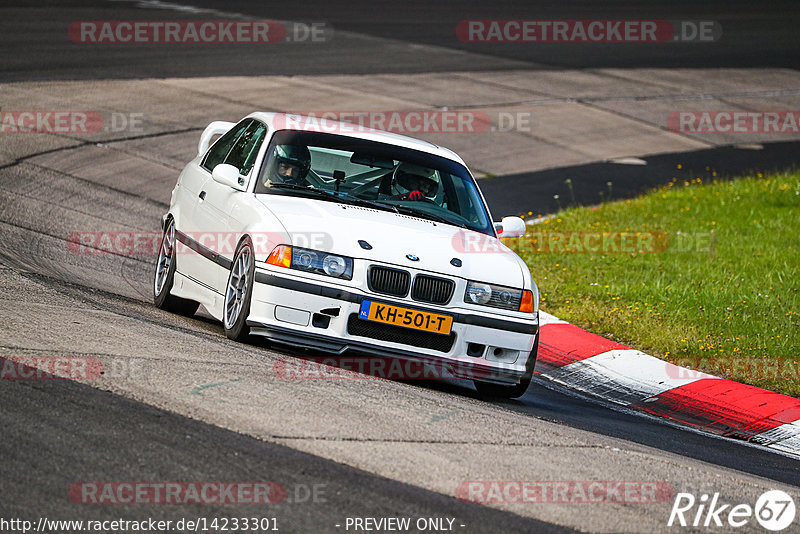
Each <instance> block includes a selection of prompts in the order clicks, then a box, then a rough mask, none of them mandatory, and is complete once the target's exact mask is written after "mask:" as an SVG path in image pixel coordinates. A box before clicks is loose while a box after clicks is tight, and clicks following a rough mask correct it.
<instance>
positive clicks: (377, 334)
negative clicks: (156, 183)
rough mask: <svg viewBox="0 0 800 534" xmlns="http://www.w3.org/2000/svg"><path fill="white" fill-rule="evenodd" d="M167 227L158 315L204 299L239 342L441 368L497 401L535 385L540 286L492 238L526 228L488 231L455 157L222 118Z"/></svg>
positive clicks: (366, 135)
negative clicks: (258, 340)
mask: <svg viewBox="0 0 800 534" xmlns="http://www.w3.org/2000/svg"><path fill="white" fill-rule="evenodd" d="M217 136H218V138H217V139H216V141H215V142H214V143H213V144H212V143H211V141H212V139H214V138H215V137H217ZM209 145H210V146H209ZM162 228H163V231H164V236H163V239H162V243H161V246H160V248H159V255H158V259H157V265H156V272H155V280H154V284H153V290H154V295H155V304H156V305H157V306H158V307H160V308H163V309H166V310H170V311H173V312H178V313H184V314H188V315H191V314H193V313H194V312H195V311H196V310H197V308H198V305H199V304H202V305H203V306H204V307H205V308H206V309H207V310H208V312H209V313H210V314H211V315H212V316H214V317H215V318H217V319H218V320H220V321H222V323H223V325H224V328H225V333H226V335H227V336H228V337H229V338H231V339H234V340H243V339H244V338H246V337H248V336H249V335H258V336H264V337H266V338H267V339H268V340H270V341H271V342H273V343H277V344H288V345H291V346H294V347H302V348H308V349H314V350H318V351H323V352H325V353H335V354H339V355H343V354H346V353H347V354H358V355H360V356H367V357H376V358H391V359H399V360H401V361H414V362H417V363H422V364H425V365H427V364H431V365H439V366H441V365H446V366H447V368H448V369H450V370H451V371H452V374H453V375H454V376H455V377H457V378H468V379H472V380H474V382H475V385H476V388H477V389H478V391H479V392H481V393H482V394H485V395H489V396H497V397H505V398H515V397H519V396H521V395H522V394H523V393H525V390H526V389H527V388H528V385H529V384H530V381H531V375H532V373H533V368H534V363H535V361H536V354H537V347H538V337H539V336H538V329H539V328H538V327H539V314H538V305H539V302H538V301H539V295H538V290H537V287H536V284H535V283H534V282H533V280H532V279H531V275H530V272H529V270H528V268H527V266H526V265H525V263H524V262H523V261H522V259H521V258H519V257H518V256H517V255H516V254H514V253H513V252H512V251H511V250H510V249H509V248H508V247H506V246H505V245H503V244H502V243H501V241H500V239H499V238H498V236H502V237H504V238H506V237H508V238H513V237H519V236H521V235H523V234H524V233H525V228H526V226H525V223H524V221H522V219H520V218H518V217H506V218H504V219H503V220H502V222H495V223H493V222H492V218H491V216H490V213H489V209H488V208H487V206H486V203H485V201H484V199H483V196H482V194H481V192H480V190H479V189H478V186H477V184H476V182H475V179H474V178H473V177H472V175H471V174H470V172H469V170H467V167H466V165H465V164H464V162H463V161H462V160H461V158H459V157H458V156H457V155H456V154H455V153H453V152H451V151H450V150H447V149H445V148H442V147H439V146H437V145H434V144H431V143H428V142H425V141H420V140H417V139H412V138H409V137H405V136H401V135H396V134H392V133H387V132H382V131H377V130H370V129H366V128H362V127H359V126H356V125H351V124H347V123H340V122H328V121H322V120H319V119H313V120H312V119H310V118H308V117H300V116H295V115H285V114H277V113H253V114H251V115H249V116H247V117H245V118H244V119H243V120H241V121H240V122H238V123H235V124H234V123H230V122H213V123H211V124H210V125H209V126H208V127H207V128H206V129H205V131H204V132H203V134H202V136H201V139H200V143H199V146H198V154H197V156H196V157H195V158H194V159H193V160H192V161H191V162H189V164H188V165H186V167H185V168H184V170H183V172H181V174H180V177H179V178H178V182H177V184H176V185H175V188H174V190H173V191H172V199H171V202H170V207H169V212H168V213H167V214H166V215H164V217H163V218H162Z"/></svg>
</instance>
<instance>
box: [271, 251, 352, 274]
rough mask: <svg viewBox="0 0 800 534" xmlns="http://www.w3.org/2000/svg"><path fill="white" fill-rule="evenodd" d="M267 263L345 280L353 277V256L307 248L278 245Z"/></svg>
mask: <svg viewBox="0 0 800 534" xmlns="http://www.w3.org/2000/svg"><path fill="white" fill-rule="evenodd" d="M267 263H269V264H270V265H276V266H278V267H288V268H290V269H297V270H298V271H306V272H309V273H316V274H324V275H326V276H332V277H334V278H343V279H345V280H352V278H353V258H347V257H345V256H337V255H336V254H328V253H327V252H320V251H318V250H309V249H307V248H300V247H291V246H289V245H278V246H277V247H275V249H274V250H273V251H272V252H271V253H270V255H269V257H268V258H267Z"/></svg>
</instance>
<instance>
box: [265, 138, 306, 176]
mask: <svg viewBox="0 0 800 534" xmlns="http://www.w3.org/2000/svg"><path fill="white" fill-rule="evenodd" d="M273 160H274V161H273V172H272V176H273V178H272V179H273V180H275V181H277V182H287V183H296V184H297V183H301V182H303V181H304V180H305V178H306V176H307V175H308V171H309V169H310V168H311V153H310V152H309V151H308V147H306V146H298V145H277V146H276V147H275V154H274V158H273ZM287 168H288V169H292V170H291V171H289V173H288V174H287V173H282V172H281V171H282V170H284V169H287Z"/></svg>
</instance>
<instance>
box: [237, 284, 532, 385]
mask: <svg viewBox="0 0 800 534" xmlns="http://www.w3.org/2000/svg"><path fill="white" fill-rule="evenodd" d="M363 300H372V301H380V302H385V303H388V304H393V305H395V306H402V307H406V308H413V309H417V310H423V311H431V312H434V313H439V314H447V315H451V316H452V317H453V326H452V333H451V336H450V337H451V340H449V341H448V340H446V339H445V340H443V339H442V338H446V337H447V336H440V335H437V334H421V333H419V332H417V331H413V330H406V329H402V330H403V331H406V332H408V335H407V336H402V335H401V336H398V335H396V334H397V331H396V330H395V331H392V329H397V328H400V327H386V326H383V325H381V324H380V323H373V322H367V321H364V320H363V319H358V313H359V309H360V306H361V302H362V301H363ZM419 304H420V303H417V302H408V301H406V300H402V299H391V298H386V297H384V296H379V295H375V294H371V293H365V292H362V291H361V290H359V289H354V288H346V289H345V288H340V287H336V286H330V285H323V284H319V283H317V282H316V281H311V280H308V279H303V278H301V277H297V276H293V275H288V276H286V275H283V273H281V275H278V274H275V273H274V272H272V271H268V270H264V269H261V268H258V269H257V270H256V275H255V284H254V285H253V297H252V300H251V304H250V315H249V317H248V325H249V326H250V329H251V332H252V333H253V334H254V335H260V336H264V337H266V338H267V339H269V340H271V341H273V342H277V343H283V344H287V345H291V346H293V347H301V348H307V349H315V350H319V351H323V352H326V353H331V354H336V355H344V354H359V355H365V356H367V357H368V358H369V357H385V358H396V359H400V360H406V361H414V362H421V363H423V364H431V365H437V366H439V369H441V368H445V369H446V370H447V371H448V374H452V375H453V377H455V378H468V379H479V380H482V381H485V382H493V383H498V384H516V383H518V382H519V381H520V380H521V379H523V378H524V377H526V376H529V375H530V373H531V372H532V370H533V363H534V362H533V361H531V349H532V347H533V344H534V341H535V339H536V335H538V317H536V318H533V319H532V320H529V321H525V320H522V319H520V320H512V319H510V318H505V317H498V316H497V315H492V314H491V313H487V314H477V313H475V312H473V311H472V310H464V309H459V308H452V307H432V306H421V305H419ZM386 332H388V334H386V335H385V333H386ZM431 337H433V338H439V339H438V340H437V339H434V340H433V341H434V342H433V343H430V342H429V341H430V338H431ZM440 341H442V342H443V343H442V342H440ZM533 358H535V355H533Z"/></svg>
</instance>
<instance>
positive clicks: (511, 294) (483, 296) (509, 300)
mask: <svg viewBox="0 0 800 534" xmlns="http://www.w3.org/2000/svg"><path fill="white" fill-rule="evenodd" d="M525 293H528V294H530V291H524V292H523V291H522V290H521V289H515V288H513V287H504V286H496V285H493V284H485V283H483V282H469V283H467V291H466V292H465V293H464V302H467V303H469V304H480V305H482V306H491V307H493V308H502V309H504V310H514V311H530V308H531V305H532V302H531V301H529V300H528V299H524V298H523V297H524V296H527V295H525ZM531 296H532V295H531ZM531 300H532V299H531ZM523 304H525V306H523Z"/></svg>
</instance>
